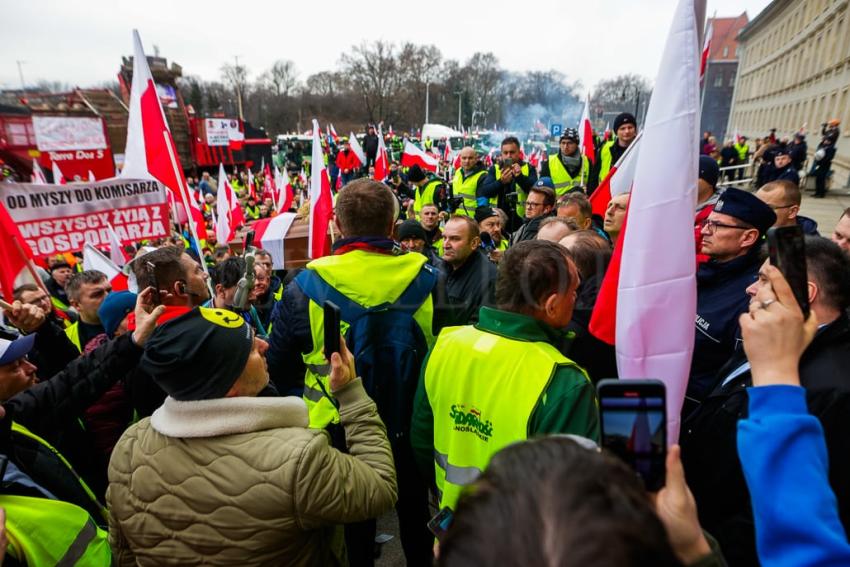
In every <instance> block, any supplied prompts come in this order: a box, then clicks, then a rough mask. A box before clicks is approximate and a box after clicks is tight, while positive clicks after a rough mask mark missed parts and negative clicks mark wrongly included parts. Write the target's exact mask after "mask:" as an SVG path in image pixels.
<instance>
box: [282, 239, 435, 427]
mask: <svg viewBox="0 0 850 567" xmlns="http://www.w3.org/2000/svg"><path fill="white" fill-rule="evenodd" d="M426 260H427V258H425V256H423V255H422V254H403V255H401V256H390V255H385V254H375V253H372V252H365V251H363V250H354V251H351V252H348V253H346V254H341V255H339V256H325V257H323V258H319V259H317V260H313V261H312V262H310V263H309V264H307V269H308V270H315V271H316V272H318V274H319V275H320V276H321V277H322V279H323V280H325V281H326V282H327V283H329V284H330V285H332V286H333V287H334V288H336V289H339V286H338V285H337V284H338V283H339V282H340V280H343V279H344V280H345V281H346V282H374V281H375V279H376V275H377V274H380V280H381V285H380V286H375V285H371V284H367V285H364V287H363V293H364V295H363V296H355V295H348V294H346V295H348V297H350V299H352V300H353V301H355V302H357V303H359V304H360V305H362V306H363V307H367V308H368V307H374V306H375V305H380V304H382V303H392V302H393V301H395V300H396V299H398V298H399V296H400V295H401V294H402V293H403V292H404V290H405V289H407V286H408V285H410V282H411V281H412V279H413V277H415V275H418V274H419V271H420V270H421V269H422V265H423V264H425V262H426ZM414 274H415V275H414ZM296 285H297V284H296ZM346 287H351V286H346ZM366 287H368V290H367V289H366ZM308 313H309V315H310V335H311V338H312V340H313V350H311V351H310V352H308V353H307V354H302V355H301V356H302V359H303V360H304V366H305V367H306V371H305V373H304V393H303V399H304V403H306V404H307V410H308V411H309V412H310V427H311V428H314V429H324V428H325V427H327V426H328V425H330V424H331V423H339V411H338V410H337V408H336V405H335V403H334V400H333V396H332V395H331V388H330V381H329V378H330V365H329V364H328V361H327V359H325V354H324V350H325V334H324V333H325V323H324V321H325V318H324V310H323V309H322V306H321V305H319V304H317V303H315V302H314V301H313V300H310V302H309V306H308ZM433 317H434V305H433V301H432V299H431V297H430V296H429V297H428V298H427V299H426V300H425V302H424V303H422V305H421V306H420V307H419V309H417V310H416V312H415V313H414V314H413V319H414V320H415V321H416V322H417V323H418V324H419V326H420V327H421V328H422V332H423V334H424V335H425V340H426V342H427V343H428V346H429V347H430V346H431V345H433V343H434V336H433V331H432V327H431V323H432V319H433ZM348 327H349V324H348V322H346V321H341V322H340V331H341V332H342V334H343V335H344V334H345V333H346V332H347V331H348Z"/></svg>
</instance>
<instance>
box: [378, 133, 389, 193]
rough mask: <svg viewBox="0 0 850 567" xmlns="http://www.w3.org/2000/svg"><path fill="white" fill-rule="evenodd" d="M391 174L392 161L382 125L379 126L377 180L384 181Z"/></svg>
mask: <svg viewBox="0 0 850 567" xmlns="http://www.w3.org/2000/svg"><path fill="white" fill-rule="evenodd" d="M389 174H390V161H389V158H388V156H387V147H386V146H385V145H384V134H383V132H381V125H380V124H378V155H377V156H376V157H375V180H377V181H383V180H385V179H386V178H387V177H388V176H389Z"/></svg>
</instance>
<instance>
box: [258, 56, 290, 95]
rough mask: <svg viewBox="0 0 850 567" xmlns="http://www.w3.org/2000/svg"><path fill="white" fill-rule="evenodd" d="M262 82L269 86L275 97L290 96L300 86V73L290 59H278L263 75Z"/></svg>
mask: <svg viewBox="0 0 850 567" xmlns="http://www.w3.org/2000/svg"><path fill="white" fill-rule="evenodd" d="M260 80H261V81H262V82H263V83H264V84H266V85H268V86H269V87H270V88H271V89H272V91H273V92H274V94H275V95H277V96H281V95H283V96H289V95H290V94H291V93H292V91H293V90H295V87H296V86H298V71H296V69H295V63H293V62H292V61H290V60H289V59H278V60H277V61H275V62H274V64H273V65H272V66H271V67H270V68H269V69H268V70H267V71H266V72H265V73H263V74H262V75H260Z"/></svg>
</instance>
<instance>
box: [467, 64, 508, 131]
mask: <svg viewBox="0 0 850 567" xmlns="http://www.w3.org/2000/svg"><path fill="white" fill-rule="evenodd" d="M463 74H464V76H465V77H466V80H465V86H466V89H467V90H468V91H469V98H470V101H471V103H472V111H473V112H475V113H481V116H482V117H483V119H484V122H485V123H489V122H490V121H492V120H498V119H499V118H500V114H501V112H500V105H499V100H498V96H499V86H500V83H501V82H502V78H503V75H504V71H503V70H502V68H501V67H500V66H499V60H498V59H497V58H496V56H495V55H493V54H492V53H489V52H488V53H481V52H478V53H475V54H474V55H473V56H472V57H470V59H469V61H467V62H466V65H464V71H463Z"/></svg>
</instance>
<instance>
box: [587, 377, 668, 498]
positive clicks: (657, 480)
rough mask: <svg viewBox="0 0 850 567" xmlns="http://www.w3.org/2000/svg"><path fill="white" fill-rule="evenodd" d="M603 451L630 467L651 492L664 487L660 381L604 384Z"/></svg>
mask: <svg viewBox="0 0 850 567" xmlns="http://www.w3.org/2000/svg"><path fill="white" fill-rule="evenodd" d="M597 392H598V394H599V413H600V417H601V421H602V447H603V448H604V449H607V450H608V451H610V452H611V453H613V454H614V455H616V456H617V457H619V458H621V459H622V460H623V461H625V462H626V463H627V464H628V465H629V466H631V467H632V468H633V469H634V470H635V472H637V474H638V475H640V477H641V478H642V479H643V483H644V486H645V487H646V489H647V490H648V491H650V492H656V491H658V490H660V489H661V487H663V486H664V476H665V472H666V466H665V460H666V458H667V411H666V409H667V408H666V395H665V388H664V383H663V382H661V381H660V380H611V379H608V380H601V381H600V382H599V384H598V385H597Z"/></svg>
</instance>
